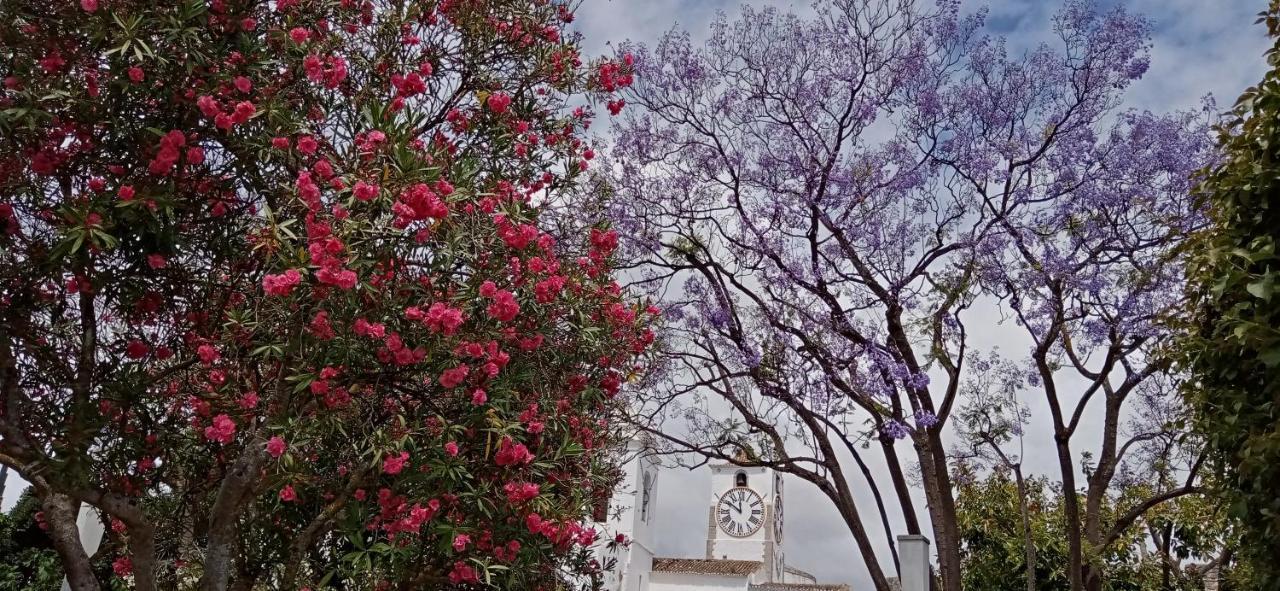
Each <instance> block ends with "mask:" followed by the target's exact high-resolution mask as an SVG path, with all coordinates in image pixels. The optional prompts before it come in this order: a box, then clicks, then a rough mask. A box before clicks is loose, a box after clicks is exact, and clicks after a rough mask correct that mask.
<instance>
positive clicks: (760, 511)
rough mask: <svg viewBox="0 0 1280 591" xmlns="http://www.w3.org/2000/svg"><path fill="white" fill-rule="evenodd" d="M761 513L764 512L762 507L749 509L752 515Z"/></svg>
mask: <svg viewBox="0 0 1280 591" xmlns="http://www.w3.org/2000/svg"><path fill="white" fill-rule="evenodd" d="M761 513H764V509H752V510H751V514H752V515H759V514H761Z"/></svg>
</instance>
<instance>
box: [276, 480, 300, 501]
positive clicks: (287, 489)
mask: <svg viewBox="0 0 1280 591" xmlns="http://www.w3.org/2000/svg"><path fill="white" fill-rule="evenodd" d="M280 500H281V501H284V502H286V503H290V502H293V501H296V500H298V493H296V492H294V490H293V485H292V484H286V485H284V488H282V489H280Z"/></svg>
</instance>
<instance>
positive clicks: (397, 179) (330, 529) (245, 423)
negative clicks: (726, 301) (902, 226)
mask: <svg viewBox="0 0 1280 591" xmlns="http://www.w3.org/2000/svg"><path fill="white" fill-rule="evenodd" d="M570 20H572V14H571V12H570V10H569V9H568V8H567V6H566V5H564V4H561V3H557V2H548V1H546V0H490V1H486V2H472V1H457V0H441V1H432V0H420V1H411V2H381V1H379V2H373V1H358V0H341V1H340V2H315V1H310V0H302V1H299V0H276V1H274V2H257V1H252V2H245V1H239V0H213V1H211V2H205V1H194V0H193V1H183V2H173V3H154V2H150V1H140V0H137V1H135V0H77V1H74V2H72V1H66V0H56V1H54V2H37V1H27V0H19V1H15V2H6V3H4V5H3V7H0V45H3V46H4V47H5V48H6V54H7V55H6V59H5V60H4V63H3V64H0V78H3V84H4V87H3V90H0V154H2V155H0V392H2V394H3V395H2V396H0V463H3V464H4V465H6V466H8V467H9V468H10V469H12V470H15V471H17V472H18V473H19V474H20V475H21V476H22V477H23V478H25V479H26V480H28V481H29V482H31V483H32V484H33V486H34V487H35V490H36V492H37V494H38V496H39V498H40V500H41V503H42V507H43V514H42V519H43V521H44V523H46V524H47V528H48V530H49V532H50V535H51V537H52V539H53V541H54V542H55V546H56V548H57V550H58V553H59V555H60V557H61V559H62V564H63V567H64V569H65V571H66V574H67V577H68V579H69V581H70V583H71V585H72V588H73V589H76V590H77V591H86V590H93V589H99V588H102V587H103V585H104V582H105V579H106V578H107V577H111V576H115V577H118V578H119V580H117V581H116V582H114V583H112V584H113V585H121V584H124V585H126V586H132V587H133V588H136V589H142V590H151V589H160V588H166V589H171V588H179V587H182V586H190V585H191V584H193V582H197V581H198V583H196V584H197V585H198V587H199V588H200V589H204V590H221V589H229V588H232V589H245V590H247V589H254V588H259V587H269V588H279V589H299V588H311V589H322V588H329V587H341V588H346V589H417V588H477V587H499V588H509V589H539V588H551V587H554V586H556V585H558V584H560V583H563V582H565V581H587V582H588V583H589V582H590V580H591V577H590V576H589V575H591V574H592V573H593V570H594V569H596V568H598V566H597V565H594V564H593V563H591V562H590V560H589V555H588V553H587V552H586V551H585V548H586V546H588V545H590V544H591V543H592V542H593V540H594V532H592V531H590V530H587V529H584V528H583V527H582V526H581V525H580V523H581V522H582V521H583V519H582V518H583V517H584V516H585V515H587V513H588V512H589V507H590V505H591V503H592V502H593V500H594V498H596V497H599V496H600V495H601V494H603V493H604V491H607V490H608V489H609V488H610V486H611V482H610V480H609V475H610V474H611V470H610V466H609V461H608V454H607V445H608V443H609V441H610V425H609V419H610V417H611V416H612V414H613V411H614V405H613V403H612V400H613V398H614V395H615V394H616V393H617V392H618V390H619V388H620V386H621V384H622V383H623V382H624V380H625V379H627V377H628V376H629V375H630V374H632V373H633V372H634V371H636V369H637V367H636V365H635V364H636V362H637V356H638V355H639V354H640V353H641V352H642V351H644V349H645V347H646V346H647V345H648V344H649V343H650V342H651V341H652V338H653V337H652V333H650V332H649V331H648V330H647V329H646V328H645V326H646V325H647V324H648V322H649V321H650V318H651V316H652V313H653V312H652V311H651V310H649V309H647V308H646V307H644V306H643V305H642V304H641V303H639V302H637V301H636V300H634V299H629V298H627V297H626V296H625V295H624V294H623V293H622V291H621V290H620V289H619V287H618V285H617V284H615V283H614V282H613V281H612V279H611V278H610V273H611V265H612V260H613V251H614V249H615V248H616V247H617V237H616V234H615V233H614V232H613V231H612V230H609V229H607V226H606V225H603V224H595V225H590V226H584V225H579V226H578V227H579V228H580V230H578V231H574V232H556V234H555V235H552V234H550V233H548V231H547V228H549V227H550V226H548V225H547V224H546V223H544V222H540V221H539V215H540V213H541V211H542V209H543V207H544V204H545V203H550V202H561V203H563V199H562V196H563V195H564V194H565V191H566V189H567V188H568V187H571V186H573V184H574V182H575V179H576V178H577V177H578V176H579V175H580V174H581V172H582V171H583V170H585V169H586V168H587V165H588V161H589V160H590V159H591V158H592V156H593V154H592V153H591V151H590V149H589V148H588V146H587V145H586V144H585V143H584V142H583V141H582V140H581V139H580V137H579V136H580V134H581V132H582V131H583V130H584V129H585V128H586V127H587V126H588V125H589V124H590V122H591V119H592V117H593V116H594V109H593V108H592V107H589V106H582V107H578V108H576V109H570V108H568V107H567V106H566V104H567V102H568V101H569V100H571V99H572V98H573V97H574V96H575V95H578V94H581V93H586V95H587V97H586V98H587V99H588V100H587V101H586V102H587V103H588V104H595V103H596V101H600V102H602V103H606V102H607V103H609V104H610V106H611V107H614V110H615V111H616V107H618V106H619V104H618V103H615V102H613V101H616V99H613V98H611V97H610V96H609V95H610V94H611V93H613V92H614V91H616V90H618V89H619V88H621V87H624V86H626V85H627V84H629V83H630V70H629V66H627V64H626V63H625V62H624V61H623V60H619V61H617V62H612V61H605V62H599V63H595V64H591V65H584V64H583V62H582V59H581V58H580V57H579V54H578V51H577V49H576V47H575V44H574V43H573V40H572V39H568V38H566V36H565V30H564V26H565V23H567V22H569V21H570ZM80 503H86V504H88V505H90V506H92V507H93V508H95V509H96V510H98V511H99V512H100V513H101V514H102V515H104V516H105V517H106V518H108V519H109V520H110V523H111V527H110V528H109V531H108V533H107V535H108V542H109V543H108V544H107V545H106V546H104V547H105V548H107V549H109V552H107V555H105V556H101V557H95V559H94V561H90V560H89V559H88V557H87V556H86V553H85V551H84V549H83V548H82V547H81V546H80V544H79V541H78V531H77V529H76V523H75V519H76V511H77V506H78V505H79V504H80ZM106 563H110V565H111V566H110V567H105V566H104V565H105V564H106ZM582 575H587V576H586V577H585V578H584V577H583V576H582Z"/></svg>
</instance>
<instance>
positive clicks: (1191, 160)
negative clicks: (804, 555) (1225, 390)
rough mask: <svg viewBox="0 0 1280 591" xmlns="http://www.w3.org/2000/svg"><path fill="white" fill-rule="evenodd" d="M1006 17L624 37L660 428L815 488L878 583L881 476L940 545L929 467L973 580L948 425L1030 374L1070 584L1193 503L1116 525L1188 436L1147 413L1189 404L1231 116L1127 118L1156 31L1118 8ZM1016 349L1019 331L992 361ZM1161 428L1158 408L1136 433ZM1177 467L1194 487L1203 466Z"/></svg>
mask: <svg viewBox="0 0 1280 591" xmlns="http://www.w3.org/2000/svg"><path fill="white" fill-rule="evenodd" d="M982 21H983V13H982V12H978V13H976V14H974V15H972V16H964V15H962V14H961V11H960V7H959V2H958V1H950V0H947V1H941V2H936V3H935V2H924V1H920V2H912V1H909V0H908V1H902V0H830V1H822V2H817V3H816V4H815V10H814V15H813V16H812V17H808V18H801V17H797V16H790V15H784V14H782V13H780V12H778V11H776V10H773V9H764V10H753V9H750V8H746V9H744V10H743V11H742V14H741V18H739V19H738V20H736V21H734V22H732V23H731V22H729V21H728V20H727V19H720V20H718V21H716V22H715V23H714V24H713V25H712V28H711V31H710V36H709V39H708V41H707V42H706V44H705V45H703V46H701V47H695V46H694V45H693V44H692V43H691V41H690V38H689V36H688V35H687V34H685V33H681V32H678V31H677V32H673V33H671V34H668V35H667V36H665V37H664V38H662V39H661V40H660V41H659V42H658V43H657V44H656V45H655V46H654V47H652V48H647V47H644V46H641V45H635V46H624V47H623V48H622V51H629V52H631V53H632V54H634V56H635V65H636V69H637V78H636V84H635V85H634V86H633V87H632V88H630V89H628V90H627V91H626V92H625V93H624V98H625V102H626V103H627V104H628V107H627V109H628V114H627V115H626V116H625V117H624V118H623V120H622V121H621V122H620V123H619V124H618V129H617V137H616V145H615V147H614V149H613V150H612V155H613V160H614V161H615V167H613V168H612V169H611V170H610V171H611V172H612V173H613V174H612V178H610V179H609V180H610V183H611V185H612V187H613V189H614V190H616V191H617V193H618V195H617V196H618V199H616V201H615V207H616V211H617V213H616V217H617V218H618V219H619V220H620V221H619V226H618V227H619V229H620V233H621V234H622V235H623V236H624V238H625V240H624V250H625V253H626V255H627V257H628V258H629V259H630V260H631V261H633V262H634V264H635V266H636V268H637V269H638V270H639V271H638V273H637V275H636V276H635V283H636V285H640V286H645V287H648V288H651V289H652V290H653V293H655V294H659V295H662V296H663V297H664V298H665V300H666V305H667V307H668V314H669V319H670V332H669V335H670V338H669V339H664V347H663V351H664V353H665V354H666V355H665V357H666V360H667V361H668V362H669V363H670V365H669V366H668V368H667V371H665V372H662V373H655V374H652V375H653V378H654V379H653V383H652V384H649V385H647V387H646V388H645V389H644V390H643V392H642V398H643V402H644V405H643V407H642V408H641V409H640V410H639V411H638V413H639V415H638V417H637V419H636V420H637V422H638V423H640V424H642V425H643V424H652V422H653V421H655V420H657V421H659V422H661V421H663V420H668V421H667V422H666V423H665V424H659V425H658V426H657V427H656V428H655V429H654V430H655V431H662V432H663V433H664V435H665V437H666V440H667V441H669V442H672V443H673V444H674V445H675V447H678V448H681V449H685V450H692V451H696V452H700V453H702V454H703V455H704V456H705V457H712V458H721V459H731V458H733V457H735V456H737V455H738V453H739V451H742V452H744V453H746V454H747V457H748V458H749V459H748V460H747V461H748V463H752V464H757V465H766V466H771V467H773V468H775V469H777V470H780V471H783V472H787V473H791V474H793V475H796V476H798V477H799V478H802V479H804V480H807V481H809V482H811V483H813V484H814V485H816V486H817V487H818V488H819V489H820V490H821V491H822V492H823V493H824V494H825V495H826V496H827V497H828V498H830V499H831V501H832V502H833V504H834V505H835V507H836V508H837V509H838V511H839V513H840V515H841V517H842V518H843V520H844V521H845V523H846V524H847V525H848V527H849V530H850V532H851V533H852V535H853V537H854V540H855V541H856V545H857V551H858V552H859V553H860V554H861V558H862V561H863V562H864V563H865V564H866V565H867V569H868V571H869V574H870V577H871V579H872V581H873V582H874V584H875V586H876V589H878V590H886V589H888V588H889V587H888V582H887V577H886V574H885V572H884V570H885V569H884V568H883V567H882V566H881V565H882V558H884V559H886V560H885V562H884V564H890V563H889V562H888V560H887V557H886V556H881V555H880V554H881V553H880V552H878V551H877V546H878V545H880V543H879V542H878V541H877V540H873V539H872V536H871V534H870V533H869V532H868V528H867V522H866V518H865V517H864V514H866V513H867V507H860V506H859V504H858V503H857V502H855V496H854V489H855V488H856V487H859V486H862V484H861V483H859V482H858V478H857V475H858V474H859V473H861V475H862V477H863V479H865V481H866V486H867V487H868V488H870V489H871V492H872V496H873V497H874V499H875V502H876V505H875V511H876V512H877V513H878V514H879V522H880V525H881V526H882V527H883V528H884V529H885V530H886V533H889V534H890V539H889V540H888V546H889V548H890V553H891V554H892V553H893V551H892V548H893V540H892V537H891V536H892V533H894V532H893V531H892V530H893V528H892V527H891V525H892V524H891V523H890V521H891V519H890V518H891V517H893V518H894V519H895V520H896V519H901V520H902V523H903V524H905V529H906V532H908V533H920V532H921V530H922V526H921V524H920V520H919V519H918V518H917V508H916V507H915V502H914V501H913V499H912V490H911V488H910V487H909V486H908V476H909V474H910V473H911V472H912V471H913V470H911V469H912V468H915V467H918V469H919V478H920V485H921V487H922V488H923V492H924V497H925V500H926V504H927V518H928V523H929V525H930V526H931V530H932V535H933V537H934V540H935V542H936V544H935V548H936V550H937V559H938V566H939V571H940V572H939V576H940V583H941V588H942V589H946V590H948V591H958V590H959V589H960V588H961V582H962V578H961V559H960V557H961V554H960V548H959V544H960V535H959V531H958V526H957V516H956V507H955V501H954V495H953V491H952V483H951V476H950V474H949V470H950V468H951V466H950V463H949V458H948V448H947V444H946V442H945V441H944V434H945V433H947V432H948V431H947V426H948V421H949V419H951V418H952V417H953V413H954V412H955V411H956V410H957V409H958V408H960V407H961V406H962V405H963V404H964V403H965V395H964V393H965V392H966V391H967V390H968V389H969V388H970V383H971V382H972V380H974V379H975V378H980V377H982V376H984V375H985V374H986V373H987V372H989V371H991V368H992V367H993V364H1003V363H1005V362H1006V361H1008V362H1011V363H1014V364H1015V365H1016V368H1017V372H1016V376H1017V379H1016V380H1014V382H1013V383H1014V384H1015V385H1016V387H1017V388H1018V389H1019V391H1020V393H1021V395H1022V396H1023V397H1024V399H1025V397H1026V396H1035V397H1037V398H1039V399H1041V401H1042V403H1043V404H1044V405H1046V406H1047V407H1048V408H1049V410H1050V411H1051V417H1050V420H1051V426H1052V429H1046V430H1044V431H1042V432H1040V433H1038V434H1037V435H1038V436H1040V437H1043V438H1044V439H1043V440H1042V441H1043V443H1045V444H1046V445H1049V446H1052V448H1053V449H1055V450H1056V454H1057V457H1058V465H1057V466H1056V469H1057V471H1058V472H1060V475H1059V479H1060V481H1061V483H1062V489H1063V490H1064V491H1066V492H1065V494H1064V497H1063V499H1062V503H1063V505H1062V506H1063V514H1064V516H1065V518H1066V520H1067V521H1066V524H1065V525H1064V528H1065V529H1064V531H1065V532H1066V534H1067V541H1068V548H1067V552H1066V553H1065V556H1066V557H1067V560H1068V564H1067V565H1066V573H1067V576H1068V578H1069V583H1070V587H1071V588H1072V589H1082V588H1084V587H1086V586H1087V587H1089V588H1092V589H1098V588H1100V585H1101V581H1102V579H1103V578H1104V577H1105V567H1106V565H1105V564H1103V563H1102V562H1100V561H1098V560H1096V559H1095V558H1096V557H1098V556H1100V555H1101V554H1102V551H1101V548H1104V547H1106V546H1108V545H1110V544H1112V543H1114V542H1116V540H1118V539H1119V538H1120V537H1121V536H1122V535H1123V534H1124V532H1125V530H1126V529H1127V528H1128V527H1129V526H1130V525H1132V524H1133V523H1134V520H1135V519H1136V518H1137V516H1140V515H1141V514H1142V513H1143V512H1144V511H1146V510H1147V509H1149V508H1150V507H1152V506H1155V505H1158V504H1159V503H1160V502H1162V501H1164V500H1167V499H1170V498H1175V497H1177V496H1179V495H1184V494H1189V493H1192V492H1194V491H1195V490H1196V488H1195V487H1194V486H1193V485H1192V484H1189V483H1187V482H1185V481H1180V482H1176V483H1172V484H1171V485H1170V486H1168V487H1165V488H1161V489H1160V490H1155V491H1152V494H1151V496H1149V497H1144V498H1143V499H1141V500H1135V501H1133V502H1132V504H1128V505H1125V506H1123V507H1121V508H1119V510H1118V511H1116V512H1115V513H1106V512H1104V511H1103V508H1104V507H1105V506H1107V505H1108V504H1109V503H1108V502H1104V501H1107V500H1108V498H1109V497H1110V496H1111V495H1114V494H1116V492H1117V490H1116V489H1117V488H1118V487H1120V486H1122V485H1123V484H1124V482H1125V479H1123V478H1118V477H1117V476H1118V475H1120V476H1123V475H1124V474H1125V472H1126V470H1125V466H1126V464H1128V463H1129V460H1131V459H1132V457H1133V455H1134V453H1133V452H1136V451H1137V450H1138V449H1140V448H1141V447H1143V446H1144V445H1145V444H1148V443H1151V442H1153V441H1156V440H1157V439H1158V438H1159V437H1163V436H1164V435H1166V434H1168V433H1169V432H1170V429H1169V428H1168V427H1167V426H1166V425H1163V424H1159V418H1160V416H1159V413H1156V415H1155V416H1152V417H1146V416H1145V415H1143V414H1142V413H1131V412H1130V410H1129V409H1130V408H1131V407H1132V406H1133V405H1132V404H1130V402H1131V401H1132V400H1135V399H1140V398H1143V399H1153V400H1162V399H1165V397H1166V396H1167V395H1168V393H1169V391H1170V390H1171V388H1172V380H1170V379H1166V378H1165V377H1164V375H1165V374H1164V372H1163V368H1164V367H1165V365H1166V364H1165V362H1164V361H1162V358H1161V357H1159V356H1158V355H1156V354H1155V351H1154V347H1155V346H1156V345H1157V344H1159V343H1160V341H1161V340H1162V338H1163V334H1164V333H1163V332H1162V330H1163V329H1161V328H1160V325H1159V323H1158V320H1159V318H1160V316H1161V314H1163V313H1164V312H1165V311H1166V310H1167V309H1168V308H1169V307H1170V306H1172V305H1175V304H1176V302H1177V300H1178V299H1179V297H1180V289H1179V288H1178V284H1179V282H1180V281H1181V277H1182V275H1181V266H1180V264H1179V260H1178V258H1177V257H1176V256H1175V255H1174V249H1175V246H1176V244H1177V243H1178V241H1179V239H1180V237H1181V236H1184V235H1185V233H1186V232H1187V230H1188V229H1189V228H1191V227H1194V225H1195V224H1196V223H1197V220H1198V217H1197V216H1196V215H1195V214H1194V210H1193V207H1192V205H1191V203H1190V199H1189V198H1188V192H1189V189H1190V186H1191V181H1190V180H1189V179H1190V176H1191V174H1192V172H1193V171H1195V170H1196V169H1197V168H1198V167H1200V166H1203V165H1204V163H1205V162H1206V161H1207V154H1208V153H1209V146H1208V144H1209V142H1208V134H1207V133H1206V125H1207V123H1208V121H1207V119H1208V117H1207V116H1206V115H1205V113H1203V112H1192V113H1174V114H1170V115H1156V114H1151V113H1146V112H1135V111H1130V110H1125V109H1122V108H1121V107H1122V97H1123V93H1124V91H1125V89H1126V88H1127V87H1128V86H1129V85H1130V84H1131V83H1132V82H1133V81H1134V80H1135V79H1137V78H1138V77H1140V76H1141V75H1142V74H1143V73H1144V71H1145V70H1146V68H1147V64H1148V50H1149V45H1150V43H1149V25H1148V23H1147V21H1145V20H1144V19H1142V18H1140V17H1138V16H1135V15H1132V14H1129V13H1126V12H1125V11H1123V10H1122V9H1113V10H1108V11H1103V10H1101V9H1099V8H1098V7H1095V6H1094V5H1092V4H1090V3H1088V2H1079V1H1068V2H1065V3H1064V6H1063V7H1062V9H1061V10H1060V11H1059V12H1058V13H1057V15H1056V16H1055V17H1054V19H1053V26H1052V29H1051V30H1052V33H1053V35H1052V36H1053V39H1052V40H1051V41H1046V43H1044V44H1043V45H1039V46H1036V47H1032V48H1030V49H1027V50H1016V51H1015V50H1010V49H1008V48H1006V46H1005V44H1004V42H1003V41H1001V40H999V39H997V38H993V37H990V36H986V35H983V34H981V32H980V31H981V27H982ZM1002 324H1003V325H1006V326H1001V325H1002ZM997 334H1006V335H1008V334H1012V335H1016V336H1015V337H1014V339H1015V340H1014V341H1013V343H1016V344H1014V345H1013V346H1012V347H1008V346H1006V348H1005V349H1004V350H1002V351H1000V352H997V351H995V350H994V349H993V347H992V345H991V343H992V342H993V337H994V336H995V335H997ZM1010 348H1012V351H1010ZM1091 403H1092V405H1091ZM1085 417H1091V418H1089V419H1088V422H1089V424H1090V426H1091V428H1089V429H1084V430H1081V429H1079V427H1080V425H1081V424H1082V421H1084V420H1086V419H1085ZM1092 417H1096V420H1095V419H1094V418H1092ZM1144 417H1145V418H1153V419H1155V420H1156V421H1157V422H1156V424H1150V423H1147V422H1141V421H1140V422H1139V423H1137V424H1136V425H1133V426H1131V424H1130V423H1131V422H1130V419H1131V418H1144ZM1093 425H1096V427H1097V428H1096V429H1095V428H1092V426H1093ZM1085 437H1088V438H1089V439H1090V440H1089V441H1087V442H1086V441H1082V438H1085ZM902 439H906V440H909V442H910V444H911V446H912V448H913V449H914V462H911V464H906V463H905V462H904V460H903V458H902V457H900V456H899V455H898V454H899V450H900V448H899V447H898V446H897V445H895V443H896V442H897V441H899V440H902ZM1163 440H1164V439H1161V441H1163ZM866 443H874V444H878V445H877V446H876V447H878V449H879V453H881V454H883V460H884V462H885V464H886V465H887V467H888V470H889V473H890V475H891V476H890V478H889V479H888V482H886V483H877V482H876V481H875V479H873V478H872V472H871V471H870V470H869V467H868V464H867V462H866V461H865V460H864V459H863V457H862V456H863V454H865V453H866V450H865V447H864V444H866ZM1180 449H1184V450H1185V449H1186V448H1180ZM1086 451H1087V453H1090V454H1091V459H1089V458H1086V457H1084V456H1083V455H1082V452H1086ZM1169 457H1171V458H1174V459H1175V460H1176V461H1177V462H1179V465H1180V466H1181V467H1182V472H1180V473H1181V474H1182V475H1183V476H1186V475H1188V474H1189V475H1191V476H1192V479H1193V480H1194V476H1195V474H1196V471H1195V470H1194V469H1191V468H1192V467H1193V466H1195V465H1196V459H1195V457H1194V456H1193V455H1192V454H1190V453H1174V454H1170V456H1169ZM1082 465H1083V466H1082ZM1082 468H1083V469H1082ZM1082 479H1083V480H1084V481H1087V482H1082V483H1081V485H1078V484H1077V483H1078V482H1081V480H1082ZM880 484H885V485H886V486H887V487H888V488H889V490H888V491H881V490H880ZM1076 491H1083V492H1082V493H1081V494H1080V495H1079V496H1077V495H1076V494H1073V493H1075V492H1076ZM882 492H885V494H882ZM925 533H928V532H925ZM895 562H896V558H895Z"/></svg>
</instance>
